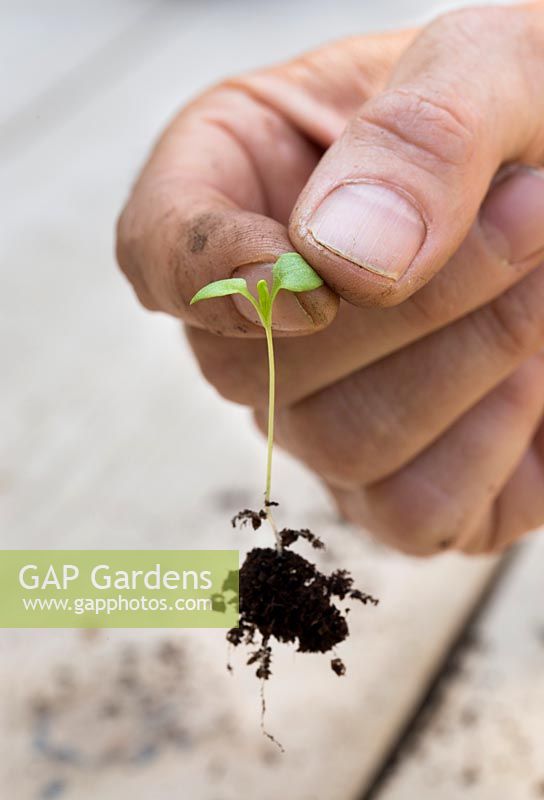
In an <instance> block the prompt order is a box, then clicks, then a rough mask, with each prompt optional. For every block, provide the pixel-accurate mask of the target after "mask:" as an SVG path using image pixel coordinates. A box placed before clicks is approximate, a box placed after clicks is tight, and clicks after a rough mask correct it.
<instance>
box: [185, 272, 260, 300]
mask: <svg viewBox="0 0 544 800" xmlns="http://www.w3.org/2000/svg"><path fill="white" fill-rule="evenodd" d="M229 294H241V295H243V296H244V297H247V299H248V300H253V297H252V296H251V294H250V293H249V290H248V288H247V283H246V281H245V280H244V278H227V279H226V280H224V281H214V282H213V283H208V285H207V286H203V287H202V289H200V290H199V291H198V292H197V293H196V294H195V296H194V297H193V299H192V300H191V305H193V303H198V302H199V301H200V300H210V299H211V298H212V297H226V296H227V295H229ZM253 302H255V301H254V300H253Z"/></svg>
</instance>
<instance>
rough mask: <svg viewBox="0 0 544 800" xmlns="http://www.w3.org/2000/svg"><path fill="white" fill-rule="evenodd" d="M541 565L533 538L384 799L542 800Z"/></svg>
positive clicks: (543, 556) (542, 546)
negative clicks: (467, 799) (465, 798)
mask: <svg viewBox="0 0 544 800" xmlns="http://www.w3.org/2000/svg"><path fill="white" fill-rule="evenodd" d="M543 568H544V539H543V538H542V535H541V534H537V535H535V537H533V539H532V540H531V541H530V542H529V543H528V544H527V545H526V546H524V547H523V549H522V551H521V552H520V553H519V555H518V557H517V559H516V561H515V562H514V564H513V566H512V567H511V569H510V570H509V571H508V573H507V574H506V577H505V578H504V580H503V581H502V582H501V584H500V587H498V590H497V591H496V592H495V593H494V595H493V597H492V598H491V600H490V602H489V604H488V606H487V607H486V609H485V611H484V613H483V614H482V616H481V618H480V619H479V620H478V623H477V625H476V626H475V628H474V630H473V631H472V632H471V635H470V637H469V639H468V641H467V644H466V646H465V647H464V648H463V650H462V652H461V653H460V654H459V655H458V656H457V657H456V658H455V661H454V664H453V669H450V670H449V671H448V672H447V673H446V676H445V679H444V680H443V682H442V684H441V685H439V687H438V690H437V693H436V694H435V696H434V699H433V702H432V704H431V705H430V707H429V708H428V710H427V711H426V713H425V715H424V716H423V718H422V719H421V720H420V724H419V725H418V726H416V728H415V730H414V732H413V735H412V737H411V738H410V739H409V740H408V741H407V743H406V748H405V749H404V751H401V753H400V757H399V761H398V763H397V766H396V767H394V768H393V769H392V772H391V774H390V776H389V779H388V780H387V782H386V783H385V785H384V786H383V789H382V790H381V791H380V792H379V793H378V794H377V795H376V797H377V798H379V800H405V798H411V797H418V798H422V800H426V798H429V800H430V798H435V797H440V800H453V799H454V798H455V799H457V798H458V797H459V796H460V795H461V794H462V795H463V796H464V795H465V793H466V794H467V796H473V797H477V798H478V800H496V799H497V798H502V797H505V798H506V797H508V798H514V797H515V798H516V800H518V799H519V800H533V798H538V797H543V796H544V720H543V716H542V708H543V706H544V617H543V612H542V570H543Z"/></svg>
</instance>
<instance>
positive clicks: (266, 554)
mask: <svg viewBox="0 0 544 800" xmlns="http://www.w3.org/2000/svg"><path fill="white" fill-rule="evenodd" d="M322 284H323V281H322V280H321V278H320V277H319V275H318V274H317V273H316V272H315V271H314V270H313V269H312V268H311V267H310V265H309V264H307V263H306V261H304V259H303V258H302V257H301V256H299V255H298V253H285V254H284V255H282V256H280V257H279V258H278V260H277V261H276V263H275V264H274V266H273V268H272V288H271V289H269V287H268V283H267V281H265V280H260V281H259V282H258V283H257V287H256V288H257V294H256V295H253V294H251V292H250V291H249V289H248V286H247V283H246V281H245V280H244V279H243V278H229V279H227V280H223V281H215V282H214V283H210V284H208V285H207V286H204V287H203V288H202V289H200V291H199V292H197V293H196V294H195V296H194V297H193V299H192V300H191V304H193V303H197V302H199V301H201V300H209V299H211V298H214V297H225V296H227V295H232V294H240V295H242V297H245V298H246V300H248V301H249V302H250V303H251V305H252V306H253V308H254V309H255V311H256V312H257V315H258V318H259V320H260V321H261V324H262V326H263V328H264V332H265V335H266V344H267V353H268V374H269V393H268V436H267V440H268V444H267V457H266V480H265V491H264V508H263V509H262V510H260V511H251V510H249V509H244V510H243V511H240V512H239V513H238V514H237V515H236V516H235V517H234V518H233V520H232V524H233V525H235V524H236V523H242V524H243V523H246V522H250V523H251V525H252V527H253V529H254V530H257V529H258V528H259V527H260V526H261V523H262V522H263V520H267V521H268V522H269V524H270V526H271V528H272V531H273V533H274V537H275V543H276V547H275V549H272V548H266V547H265V548H253V549H252V550H250V552H249V553H248V554H247V556H246V558H245V561H244V563H243V564H242V567H241V569H240V622H239V625H238V627H237V628H232V629H231V630H230V631H229V632H228V633H227V639H228V641H229V642H230V643H231V644H233V645H235V646H237V645H240V644H242V643H244V644H246V645H249V646H251V645H253V646H256V649H255V650H253V651H252V652H251V653H250V657H249V659H248V661H247V663H248V664H254V665H256V667H257V668H256V675H257V677H258V678H261V680H263V681H264V680H266V679H268V678H269V677H270V675H271V661H272V650H271V647H270V639H271V638H272V637H273V638H275V639H276V640H277V641H279V642H286V643H293V644H296V645H297V650H298V651H299V652H303V653H304V652H306V653H308V652H311V653H326V652H329V651H333V654H334V648H335V646H336V645H337V644H339V643H340V642H342V641H343V640H344V639H346V637H347V636H348V635H349V630H348V625H347V620H346V616H345V614H346V613H347V610H346V611H344V613H342V612H341V610H340V609H339V608H338V607H337V605H336V602H335V600H336V599H338V600H340V601H342V600H345V599H347V598H351V599H355V600H359V601H360V602H361V603H364V604H367V603H371V604H373V605H376V604H377V602H378V601H377V600H375V599H374V598H373V597H371V596H370V595H368V594H365V593H364V592H361V591H360V590H359V589H355V588H353V578H352V577H351V575H350V574H349V572H347V571H346V570H341V569H340V570H336V571H335V572H332V573H331V574H330V575H324V574H323V573H322V572H320V571H319V570H318V569H317V567H316V565H315V564H312V563H311V562H310V561H308V560H307V559H305V558H303V557H302V556H300V555H299V554H298V553H294V552H293V551H291V550H290V549H289V548H290V547H291V545H292V544H294V542H296V541H297V540H299V539H304V540H306V541H307V542H309V543H310V544H311V545H312V547H314V548H317V549H321V548H323V546H324V545H323V543H322V542H321V540H320V539H318V537H317V536H315V535H314V534H313V533H312V532H311V531H309V530H308V529H307V528H303V529H302V530H292V529H290V528H283V530H278V527H277V525H276V523H275V520H274V517H273V514H272V507H273V506H276V505H277V503H274V502H273V501H272V498H271V486H272V453H273V446H274V406H275V393H276V370H275V363H274V340H273V335H272V312H273V307H274V301H275V300H276V298H277V296H278V294H279V292H280V291H282V290H283V291H288V292H308V291H311V290H313V289H317V288H318V287H319V286H322ZM258 634H260V636H261V639H260V642H257V641H256V638H255V637H256V636H257V635H258ZM330 665H331V669H332V670H333V672H335V673H336V674H337V675H339V676H341V675H344V673H345V666H344V664H343V662H342V661H341V659H340V658H338V657H336V656H335V657H334V658H333V659H332V660H331V662H330ZM262 698H263V714H264V694H263V695H262ZM261 722H262V720H261ZM263 730H264V728H263ZM267 735H269V734H267ZM271 738H273V737H271Z"/></svg>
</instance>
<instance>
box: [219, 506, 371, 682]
mask: <svg viewBox="0 0 544 800" xmlns="http://www.w3.org/2000/svg"><path fill="white" fill-rule="evenodd" d="M266 516H267V515H266V510H261V511H251V510H250V509H247V508H246V509H244V510H243V511H241V512H239V513H238V514H236V516H235V517H234V518H233V520H232V524H233V525H245V524H251V526H252V528H253V529H254V530H257V529H258V528H260V526H261V524H262V522H263V520H265V519H266ZM279 536H280V540H281V543H282V547H283V550H282V552H281V553H280V552H278V551H277V550H276V549H275V548H271V547H264V548H263V547H256V548H253V550H250V552H249V553H248V554H247V556H246V558H245V561H244V563H243V564H242V567H241V569H240V589H239V591H240V623H239V626H238V627H237V628H232V629H231V630H230V631H229V632H228V633H227V639H228V641H229V642H230V643H231V644H233V645H234V646H238V645H240V644H245V645H247V646H248V647H254V649H253V650H251V652H250V656H249V658H248V661H247V663H248V664H250V665H256V672H255V674H256V675H257V677H258V678H261V679H265V680H266V679H268V678H269V677H270V675H271V663H272V649H271V646H270V640H271V639H273V638H274V639H276V640H277V641H278V642H284V643H288V644H293V645H295V646H296V649H297V651H298V652H301V653H326V652H329V651H331V650H333V649H334V647H335V646H336V645H338V644H340V642H343V641H344V640H345V639H346V638H347V637H348V636H349V628H348V623H347V619H346V615H347V613H348V611H349V609H343V610H341V609H340V608H339V607H338V605H337V603H336V601H342V600H346V599H348V598H349V599H353V600H358V601H359V602H361V603H363V604H365V605H366V604H368V603H370V604H372V605H377V604H378V600H376V599H375V598H374V597H372V596H371V595H369V594H366V593H364V592H362V591H360V590H359V589H355V588H354V587H353V578H352V577H351V575H350V574H349V572H347V571H346V570H336V571H335V572H332V573H331V574H330V575H325V574H324V573H322V572H320V570H319V569H318V568H317V566H316V565H315V564H313V563H312V562H311V561H308V560H307V559H306V558H304V557H303V556H301V555H299V554H298V553H294V552H293V551H292V550H290V549H289V548H290V546H291V545H292V544H294V543H295V542H296V541H298V540H300V539H302V540H305V541H306V542H308V543H309V544H311V545H312V547H314V548H316V549H323V547H324V544H323V542H322V541H321V540H320V539H319V538H318V537H317V536H316V535H315V534H313V533H312V532H311V531H310V530H308V529H307V528H303V529H301V530H293V529H291V528H284V529H283V530H282V531H280V533H279ZM331 669H332V670H333V672H335V673H336V674H337V675H339V676H341V675H344V674H345V672H346V668H345V666H344V664H343V662H342V660H341V659H340V658H337V657H335V658H333V659H332V661H331Z"/></svg>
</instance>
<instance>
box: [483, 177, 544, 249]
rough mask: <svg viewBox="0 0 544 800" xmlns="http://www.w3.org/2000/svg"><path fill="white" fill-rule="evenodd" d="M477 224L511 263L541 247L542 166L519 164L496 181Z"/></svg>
mask: <svg viewBox="0 0 544 800" xmlns="http://www.w3.org/2000/svg"><path fill="white" fill-rule="evenodd" d="M480 225H481V228H482V230H483V233H484V235H485V236H486V238H487V239H488V240H489V242H490V243H491V246H492V247H493V249H494V250H495V252H497V253H498V254H499V255H500V256H501V258H504V259H505V260H507V261H509V262H510V263H511V264H515V263H516V262H520V261H525V260H526V259H527V258H530V257H531V256H533V255H536V254H537V253H538V252H539V251H540V250H544V170H539V169H533V168H532V167H518V168H517V169H516V170H515V171H514V172H510V173H508V175H507V177H505V178H504V180H502V181H500V182H499V183H497V184H495V186H493V188H492V189H491V191H490V192H489V195H488V196H487V199H486V200H485V202H484V204H483V206H482V210H481V212H480Z"/></svg>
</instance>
